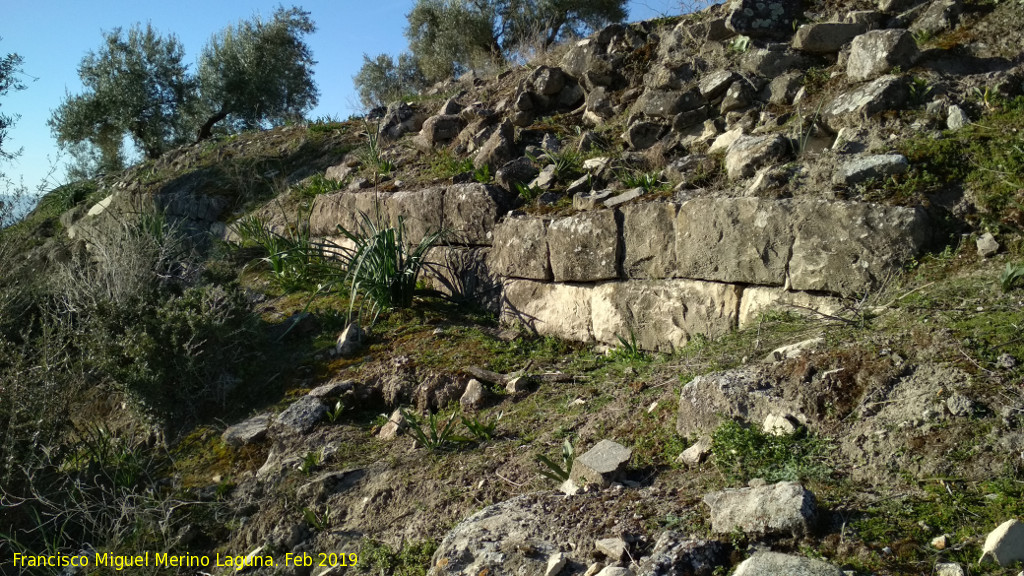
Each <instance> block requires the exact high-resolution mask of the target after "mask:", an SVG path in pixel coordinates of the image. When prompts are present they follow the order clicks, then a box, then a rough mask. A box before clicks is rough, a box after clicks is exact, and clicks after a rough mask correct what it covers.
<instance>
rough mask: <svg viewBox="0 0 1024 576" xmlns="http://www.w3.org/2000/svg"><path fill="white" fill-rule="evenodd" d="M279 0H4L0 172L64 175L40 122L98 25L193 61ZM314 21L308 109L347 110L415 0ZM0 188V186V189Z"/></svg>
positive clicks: (653, 6) (640, 3)
mask: <svg viewBox="0 0 1024 576" xmlns="http://www.w3.org/2000/svg"><path fill="white" fill-rule="evenodd" d="M282 3H284V4H285V5H288V6H290V5H291V4H292V3H288V2H279V1H276V0H275V1H266V2H252V1H248V2H243V1H236V0H204V1H199V0H175V1H173V2H168V1H167V0H160V1H158V2H157V1H152V0H76V1H68V0H62V1H56V0H23V1H21V2H8V3H6V6H5V7H4V9H3V18H2V20H0V38H2V40H0V53H2V54H7V53H10V52H16V53H18V54H20V55H21V56H22V57H23V58H24V59H25V64H24V71H25V74H26V76H25V77H24V78H23V80H24V82H25V84H26V86H27V89H26V90H23V91H21V92H14V93H10V94H8V95H7V96H6V97H4V98H3V100H2V102H0V111H3V112H4V113H5V114H8V115H11V114H20V115H21V118H20V119H19V120H18V122H17V124H16V125H15V126H14V128H12V129H11V130H10V131H9V133H8V137H7V140H6V141H5V142H4V148H5V149H6V150H9V151H10V150H16V149H18V148H21V149H22V154H21V156H20V157H19V158H17V159H16V160H14V161H13V163H11V164H8V165H5V166H3V167H2V168H0V171H2V172H4V173H6V174H7V175H8V176H9V177H13V178H14V179H15V180H16V181H17V180H18V179H19V178H20V179H23V181H24V183H25V184H26V185H27V186H29V187H30V188H31V189H35V188H36V186H37V185H38V184H39V183H40V181H41V180H43V179H44V178H45V177H46V175H47V173H48V172H49V171H50V167H51V166H54V165H55V166H57V169H56V172H55V174H54V175H53V176H52V177H51V184H54V183H62V178H63V174H64V168H63V165H64V163H65V162H66V158H60V157H59V156H58V149H57V147H56V143H55V142H54V140H53V137H52V136H51V134H50V129H49V128H48V127H47V126H46V121H47V119H48V118H49V117H50V113H51V111H52V110H53V109H55V108H56V107H57V106H58V105H59V104H60V102H61V100H62V99H63V98H64V96H65V94H66V93H72V94H76V93H79V92H80V91H81V84H80V83H79V80H78V74H77V67H78V63H79V62H80V61H81V59H82V57H83V56H84V55H85V53H86V52H87V51H89V50H93V49H96V48H98V47H99V45H100V41H101V39H102V33H103V32H106V31H110V30H113V29H114V28H116V27H118V26H120V27H123V28H128V27H130V26H131V25H132V24H133V23H135V22H142V23H146V22H150V23H152V24H153V26H154V27H155V28H156V29H157V30H159V31H160V32H161V33H163V34H167V33H174V34H176V35H177V36H178V38H179V39H180V40H181V42H182V43H183V44H184V46H185V49H186V51H187V55H186V61H187V62H189V63H192V66H193V68H194V63H195V61H196V58H197V56H198V54H199V51H200V50H201V49H202V47H203V45H204V44H206V42H207V40H209V38H210V37H211V36H212V35H213V34H214V33H215V32H217V31H219V30H221V29H222V28H224V27H225V26H227V25H229V24H233V23H235V22H237V21H239V20H243V19H248V18H249V17H251V16H252V15H253V14H256V13H259V14H261V15H263V16H266V17H269V16H270V15H271V14H272V13H273V11H274V9H275V8H276V7H277V6H278V5H279V4H282ZM294 3H295V4H297V5H298V6H301V7H302V8H304V9H305V10H308V11H309V12H310V13H311V15H312V18H313V20H314V21H315V22H316V23H317V27H318V29H317V31H316V33H315V34H313V35H312V36H310V37H309V38H307V41H308V42H309V45H310V47H311V48H312V50H313V55H314V58H315V59H316V60H317V62H318V64H317V66H316V76H315V79H316V82H317V85H318V86H319V88H320V104H319V106H317V108H316V109H315V110H313V111H312V113H310V117H313V118H315V117H317V116H328V115H329V116H336V117H341V118H346V117H348V116H349V115H350V114H352V113H354V112H356V111H357V109H358V108H359V105H358V97H357V96H356V94H355V91H354V90H353V87H352V76H353V75H355V74H356V72H358V70H359V67H360V65H362V55H363V53H364V52H365V53H368V54H370V55H375V54H379V53H381V52H387V53H392V54H397V53H398V52H400V51H402V50H403V49H404V48H405V38H404V37H403V36H402V32H403V30H404V27H405V15H406V13H408V11H409V9H410V8H411V7H412V5H413V0H369V1H364V0H358V1H351V0H308V1H306V2H294ZM679 5H680V3H679V1H678V0H631V1H630V3H629V7H630V17H629V19H630V20H631V21H634V20H643V19H647V18H653V17H656V16H661V15H671V14H677V13H678V10H679ZM2 194H3V190H0V195H2Z"/></svg>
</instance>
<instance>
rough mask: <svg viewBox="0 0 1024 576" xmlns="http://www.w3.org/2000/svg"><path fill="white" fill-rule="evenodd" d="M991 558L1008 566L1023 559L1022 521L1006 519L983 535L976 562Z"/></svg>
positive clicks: (1023, 534)
mask: <svg viewBox="0 0 1024 576" xmlns="http://www.w3.org/2000/svg"><path fill="white" fill-rule="evenodd" d="M986 560H992V561H993V562H996V563H997V564H999V565H1000V566H1009V565H1011V564H1013V563H1014V562H1017V561H1020V560H1024V522H1020V521H1019V520H1016V519H1011V520H1007V521H1006V522H1003V523H1002V524H1000V525H999V526H998V527H997V528H996V529H995V530H993V531H992V532H989V534H988V536H987V537H985V545H984V546H982V548H981V559H980V560H978V563H979V564H980V563H982V562H984V561H986Z"/></svg>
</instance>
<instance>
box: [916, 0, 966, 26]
mask: <svg viewBox="0 0 1024 576" xmlns="http://www.w3.org/2000/svg"><path fill="white" fill-rule="evenodd" d="M961 12H963V4H962V3H961V2H960V0H935V1H934V2H932V3H931V4H929V5H928V7H927V8H926V9H925V10H924V12H923V13H922V14H921V15H920V16H918V17H917V19H916V20H914V23H913V24H912V25H911V26H910V31H911V32H913V33H915V34H917V33H926V34H937V33H939V32H945V31H946V30H952V29H953V28H955V27H956V25H957V22H959V21H960V13H961Z"/></svg>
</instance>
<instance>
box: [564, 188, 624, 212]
mask: <svg viewBox="0 0 1024 576" xmlns="http://www.w3.org/2000/svg"><path fill="white" fill-rule="evenodd" d="M614 195H615V190H591V191H590V192H577V193H576V194H573V197H572V207H573V208H574V209H576V210H595V209H597V208H598V207H600V206H603V205H604V204H603V203H604V201H605V200H607V199H609V198H611V197H612V196H614Z"/></svg>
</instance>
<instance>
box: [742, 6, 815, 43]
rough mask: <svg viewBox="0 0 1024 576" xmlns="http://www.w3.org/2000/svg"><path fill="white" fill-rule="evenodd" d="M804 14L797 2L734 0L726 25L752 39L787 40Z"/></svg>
mask: <svg viewBox="0 0 1024 576" xmlns="http://www.w3.org/2000/svg"><path fill="white" fill-rule="evenodd" d="M802 14H803V10H802V5H801V4H800V2H799V1H797V0H767V1H764V0H732V2H730V3H729V14H728V16H726V19H725V26H726V27H727V28H728V29H729V30H732V31H733V32H735V33H737V34H742V35H744V36H749V37H751V38H758V39H763V40H779V41H786V40H788V39H789V38H790V37H791V36H792V35H793V22H794V21H795V20H797V19H798V18H800V17H801V16H802Z"/></svg>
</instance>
